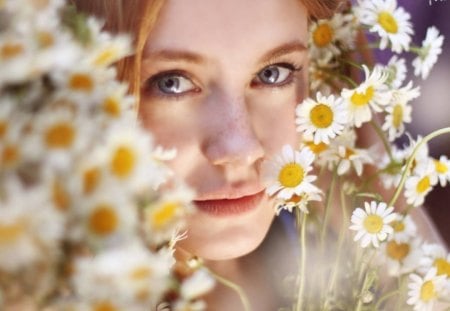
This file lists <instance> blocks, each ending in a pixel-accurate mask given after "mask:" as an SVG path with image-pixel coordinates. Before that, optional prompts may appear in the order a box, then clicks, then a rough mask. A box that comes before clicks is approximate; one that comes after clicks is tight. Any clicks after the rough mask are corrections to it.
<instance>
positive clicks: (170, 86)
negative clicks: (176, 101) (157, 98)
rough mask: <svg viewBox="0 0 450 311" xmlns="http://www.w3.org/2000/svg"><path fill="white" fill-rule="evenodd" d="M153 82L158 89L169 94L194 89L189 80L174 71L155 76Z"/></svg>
mask: <svg viewBox="0 0 450 311" xmlns="http://www.w3.org/2000/svg"><path fill="white" fill-rule="evenodd" d="M154 83H155V84H156V86H157V87H158V90H159V91H161V92H162V93H164V94H169V95H170V94H174V95H176V94H182V93H186V92H189V91H192V90H194V89H196V87H195V85H194V83H192V82H191V80H189V79H188V78H186V77H184V76H182V75H180V74H176V73H171V74H166V75H163V76H159V77H156V78H155V79H154Z"/></svg>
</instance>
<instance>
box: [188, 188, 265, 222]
mask: <svg viewBox="0 0 450 311" xmlns="http://www.w3.org/2000/svg"><path fill="white" fill-rule="evenodd" d="M263 196H264V190H263V191H260V192H257V193H254V194H251V195H246V196H241V197H237V198H230V199H214V200H195V201H194V203H195V205H196V206H197V208H198V209H199V210H200V211H202V212H205V213H207V214H211V215H213V216H231V215H238V214H242V213H245V212H248V211H250V210H253V209H255V208H256V207H258V205H259V203H260V202H261V200H262V198H263Z"/></svg>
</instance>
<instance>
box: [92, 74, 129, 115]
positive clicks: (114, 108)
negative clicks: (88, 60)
mask: <svg viewBox="0 0 450 311" xmlns="http://www.w3.org/2000/svg"><path fill="white" fill-rule="evenodd" d="M127 92H128V86H126V85H125V84H123V83H117V82H111V83H108V84H107V85H106V89H105V91H104V95H102V96H101V99H100V100H99V108H100V111H101V112H102V113H103V114H104V115H105V116H106V117H107V118H108V119H119V118H122V119H125V118H130V119H131V118H135V117H136V107H135V105H136V100H135V98H134V97H133V96H130V95H127Z"/></svg>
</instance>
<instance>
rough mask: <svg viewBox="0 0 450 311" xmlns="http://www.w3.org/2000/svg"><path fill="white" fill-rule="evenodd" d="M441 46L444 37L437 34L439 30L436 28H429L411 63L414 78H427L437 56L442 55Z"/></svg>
mask: <svg viewBox="0 0 450 311" xmlns="http://www.w3.org/2000/svg"><path fill="white" fill-rule="evenodd" d="M443 44H444V36H443V35H441V34H439V30H437V28H436V27H434V26H431V27H429V28H428V29H427V34H426V36H425V39H424V40H423V42H422V47H421V48H420V50H419V52H418V56H417V57H416V58H415V59H414V60H413V62H412V65H413V67H414V74H415V75H416V76H419V75H420V76H422V79H426V78H427V77H428V75H429V74H430V71H431V68H433V66H434V64H435V63H436V62H437V60H438V56H439V55H440V54H441V53H442V45H443Z"/></svg>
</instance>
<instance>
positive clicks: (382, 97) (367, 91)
mask: <svg viewBox="0 0 450 311" xmlns="http://www.w3.org/2000/svg"><path fill="white" fill-rule="evenodd" d="M363 68H364V73H365V76H366V78H365V80H364V82H363V83H361V84H360V85H359V86H358V87H357V88H355V89H352V90H349V89H343V90H342V93H341V95H342V97H343V98H344V99H345V101H346V104H347V108H348V113H349V122H350V123H351V124H354V125H355V126H356V127H360V126H361V125H362V124H363V123H365V122H368V121H370V120H371V119H372V112H371V110H374V111H376V112H380V111H381V110H382V109H381V107H382V106H386V105H388V104H389V102H390V100H391V93H390V92H389V90H388V87H387V85H386V84H385V82H386V79H387V77H388V75H387V74H386V72H384V71H383V70H382V69H381V67H379V66H376V67H375V68H374V69H373V71H372V72H370V71H369V69H368V68H367V67H366V66H365V65H363Z"/></svg>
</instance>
